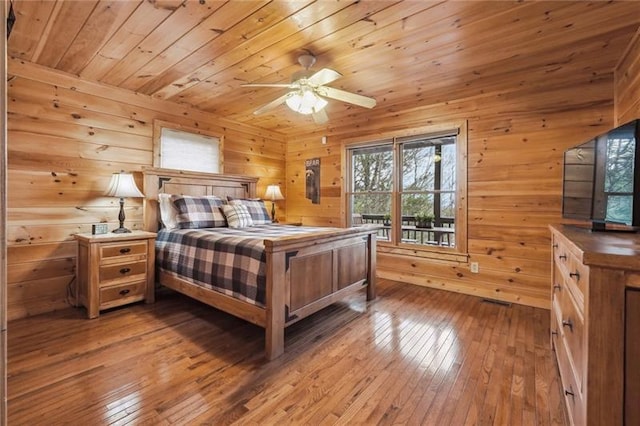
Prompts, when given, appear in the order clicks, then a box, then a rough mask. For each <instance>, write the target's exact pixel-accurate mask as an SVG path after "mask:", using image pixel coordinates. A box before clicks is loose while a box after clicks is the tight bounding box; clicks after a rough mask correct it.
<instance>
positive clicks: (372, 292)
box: [367, 234, 376, 300]
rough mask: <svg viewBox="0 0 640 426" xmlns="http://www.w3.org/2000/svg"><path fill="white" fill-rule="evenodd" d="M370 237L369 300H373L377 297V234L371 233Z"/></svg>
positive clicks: (368, 250)
mask: <svg viewBox="0 0 640 426" xmlns="http://www.w3.org/2000/svg"><path fill="white" fill-rule="evenodd" d="M368 237H369V239H368V240H367V253H368V256H369V257H368V259H367V261H368V262H369V268H368V269H367V300H373V299H375V298H376V234H369V236H368Z"/></svg>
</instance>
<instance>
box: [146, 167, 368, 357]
mask: <svg viewBox="0 0 640 426" xmlns="http://www.w3.org/2000/svg"><path fill="white" fill-rule="evenodd" d="M256 180H257V179H256V178H250V177H246V176H230V175H217V174H209V173H192V172H180V171H175V170H167V169H158V168H153V169H148V170H145V172H144V184H145V191H144V192H145V204H144V211H145V213H144V214H145V219H144V221H145V229H146V230H149V231H157V229H158V218H159V215H158V203H157V197H158V194H159V193H163V192H166V193H179V194H184V195H205V194H207V195H218V196H220V197H223V198H224V197H225V196H227V195H232V196H235V197H255V186H256V185H255V183H256ZM377 231H378V227H376V226H375V225H374V226H369V227H358V228H345V229H336V228H329V229H328V230H327V231H321V232H317V233H314V234H307V235H299V236H291V237H281V238H276V239H270V240H265V252H266V274H267V276H266V278H267V279H266V281H267V288H266V306H265V307H264V308H262V307H259V306H255V305H252V304H250V303H246V302H243V301H241V300H239V299H235V298H233V297H230V296H226V295H224V294H222V293H220V292H217V291H215V290H209V289H207V288H204V287H201V286H199V285H196V284H193V283H191V282H189V281H187V280H185V279H182V278H179V277H177V276H175V275H172V274H170V273H167V272H164V271H159V273H157V274H156V276H157V277H158V281H159V283H160V284H162V285H164V286H166V287H169V288H172V289H174V290H176V291H178V292H180V293H183V294H185V295H187V296H189V297H192V298H194V299H197V300H199V301H202V302H204V303H207V304H209V305H211V306H214V307H216V308H218V309H220V310H222V311H225V312H228V313H230V314H232V315H235V316H237V317H239V318H243V319H245V320H247V321H250V322H252V323H254V324H256V325H259V326H261V327H264V328H265V353H266V357H267V358H268V359H274V358H276V357H278V356H280V355H282V353H283V352H284V329H285V327H287V326H288V325H291V324H293V323H295V322H296V321H299V320H301V319H302V318H305V317H307V316H309V315H311V314H313V313H314V312H317V311H318V310H320V309H322V308H324V307H326V306H328V305H330V304H332V303H334V302H336V301H338V300H341V299H343V298H344V297H345V296H346V295H348V294H350V293H353V292H355V291H357V290H360V289H362V288H366V294H367V300H372V299H375V297H376V290H375V284H376V277H375V263H376V240H375V239H376V233H377Z"/></svg>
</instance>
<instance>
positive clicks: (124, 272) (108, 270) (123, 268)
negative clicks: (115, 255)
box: [100, 260, 147, 286]
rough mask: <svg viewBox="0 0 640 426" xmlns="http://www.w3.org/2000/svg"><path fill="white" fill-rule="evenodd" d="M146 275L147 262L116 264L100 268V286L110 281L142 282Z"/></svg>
mask: <svg viewBox="0 0 640 426" xmlns="http://www.w3.org/2000/svg"><path fill="white" fill-rule="evenodd" d="M146 273H147V261H146V260H142V261H139V262H129V263H118V264H114V265H108V266H100V286H102V285H103V284H104V283H109V282H111V281H116V280H122V281H126V282H131V281H132V280H144V279H145V274H146Z"/></svg>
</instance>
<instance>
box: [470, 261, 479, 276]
mask: <svg viewBox="0 0 640 426" xmlns="http://www.w3.org/2000/svg"><path fill="white" fill-rule="evenodd" d="M469 266H470V269H471V272H473V273H474V274H477V273H478V272H480V265H478V262H471V264H470V265H469Z"/></svg>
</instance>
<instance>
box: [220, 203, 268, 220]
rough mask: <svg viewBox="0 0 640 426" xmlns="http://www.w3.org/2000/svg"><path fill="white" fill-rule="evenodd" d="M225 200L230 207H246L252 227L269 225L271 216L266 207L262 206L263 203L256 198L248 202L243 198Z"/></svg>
mask: <svg viewBox="0 0 640 426" xmlns="http://www.w3.org/2000/svg"><path fill="white" fill-rule="evenodd" d="M227 198H228V199H229V204H231V205H238V204H242V205H244V206H246V207H247V210H249V214H250V215H251V218H252V219H253V224H254V225H265V224H268V223H271V215H270V214H269V212H268V211H267V206H265V205H264V201H262V200H261V199H259V198H257V199H253V200H248V199H245V198H230V197H227Z"/></svg>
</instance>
